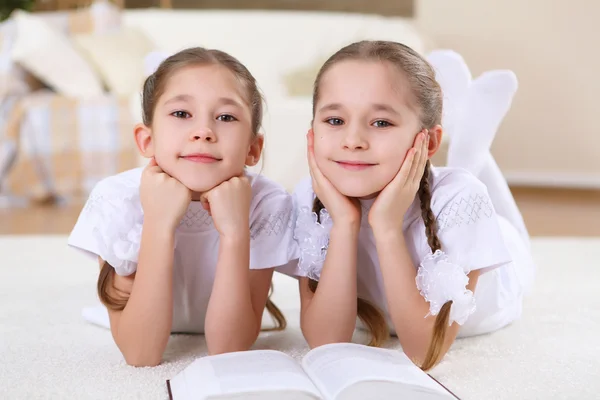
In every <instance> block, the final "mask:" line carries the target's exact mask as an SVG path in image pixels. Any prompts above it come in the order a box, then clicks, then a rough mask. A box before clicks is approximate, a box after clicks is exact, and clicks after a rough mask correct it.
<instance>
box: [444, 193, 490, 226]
mask: <svg viewBox="0 0 600 400" xmlns="http://www.w3.org/2000/svg"><path fill="white" fill-rule="evenodd" d="M493 215H494V209H493V207H492V201H491V200H490V198H489V197H488V196H485V195H481V194H472V195H469V196H466V197H461V198H460V199H455V200H454V201H453V202H452V203H449V204H447V205H446V206H445V207H444V208H443V209H442V211H441V212H440V213H439V215H438V217H437V223H438V230H439V231H440V232H442V231H445V230H448V229H452V228H458V227H460V226H462V225H471V224H474V223H476V222H477V221H479V220H480V219H483V218H491V217H492V216H493Z"/></svg>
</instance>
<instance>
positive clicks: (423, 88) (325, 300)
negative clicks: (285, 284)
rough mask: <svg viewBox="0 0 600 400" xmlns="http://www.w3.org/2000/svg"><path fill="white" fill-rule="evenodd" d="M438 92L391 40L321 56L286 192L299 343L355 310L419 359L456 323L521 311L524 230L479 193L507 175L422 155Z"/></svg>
mask: <svg viewBox="0 0 600 400" xmlns="http://www.w3.org/2000/svg"><path fill="white" fill-rule="evenodd" d="M442 99H443V96H442V91H441V89H440V86H439V84H438V82H437V81H436V78H435V73H434V70H433V68H432V67H431V65H430V64H429V63H428V62H427V61H426V60H425V59H423V58H422V57H421V56H420V55H418V54H417V53H416V52H415V51H413V50H412V49H410V48H408V47H406V46H404V45H401V44H399V43H394V42H383V41H363V42H358V43H354V44H351V45H349V46H347V47H345V48H342V49H341V50H339V51H338V52H337V53H335V54H334V55H333V56H331V57H330V58H329V60H328V61H327V62H326V63H325V64H324V65H323V67H322V68H321V70H320V72H319V74H318V76H317V79H316V82H315V86H314V95H313V121H312V125H311V129H310V130H309V132H308V135H307V141H308V149H307V150H308V161H309V166H310V172H311V176H310V178H307V179H306V180H305V181H303V182H301V183H300V184H299V185H298V186H297V187H296V189H295V193H294V196H295V201H296V206H297V210H298V216H297V222H296V228H295V238H296V240H297V241H298V243H299V247H300V252H301V256H300V260H299V263H298V264H297V265H296V266H294V267H293V269H290V268H289V267H286V268H284V269H282V270H281V271H282V272H284V273H288V274H290V275H294V276H297V277H299V282H300V295H301V328H302V332H303V334H304V337H305V338H306V340H307V342H308V344H309V346H310V347H313V348H314V347H317V346H320V345H324V344H327V343H333V342H349V341H351V340H352V336H353V333H354V330H355V327H356V324H357V317H358V319H359V323H360V325H362V326H363V327H364V328H366V329H367V330H368V331H370V334H371V341H370V345H372V346H380V345H383V344H384V341H386V339H388V337H389V333H390V332H391V333H392V334H394V335H395V336H397V338H398V340H399V341H400V344H401V346H402V348H403V351H404V352H405V353H406V354H407V355H408V356H409V357H410V358H411V359H413V361H414V362H415V363H416V364H417V365H419V366H420V367H421V368H422V369H424V370H428V369H430V368H432V367H433V366H435V365H436V364H437V363H438V362H439V361H440V360H441V359H442V358H443V356H444V354H445V353H446V352H447V351H448V349H449V348H450V346H451V344H452V343H453V341H454V340H455V338H456V337H457V336H472V335H478V334H483V333H488V332H492V331H494V330H497V329H500V328H502V327H504V326H506V325H508V324H510V323H511V322H512V321H514V320H515V319H517V318H518V317H519V316H520V314H521V301H522V294H523V291H524V285H523V284H521V283H520V282H519V278H518V277H519V276H521V275H523V274H519V269H522V270H530V269H531V268H532V266H533V263H532V262H531V259H530V253H529V250H528V247H527V246H528V244H527V240H526V238H524V237H523V236H521V235H520V233H519V232H520V231H519V227H518V226H517V227H516V226H515V224H513V221H510V220H509V219H507V218H504V217H503V216H500V215H498V214H497V213H496V211H495V210H496V206H497V205H496V204H495V199H494V200H493V199H491V198H490V196H489V195H488V188H489V185H500V186H502V185H504V186H506V182H505V181H504V180H503V178H502V181H496V182H485V184H484V182H482V181H481V180H480V179H478V177H477V176H476V175H475V174H473V173H471V172H469V171H468V170H466V169H462V168H453V167H433V166H431V164H430V161H429V158H430V157H432V156H433V155H434V153H436V151H437V150H438V149H439V147H440V143H441V139H442V133H443V129H442V126H441V119H442ZM509 200H510V201H508V203H509V206H510V204H512V206H514V201H512V197H511V199H509ZM511 201H512V203H511ZM502 206H503V207H506V204H502ZM515 207H516V206H515ZM512 211H514V210H512ZM517 211H518V210H517ZM517 214H518V212H517ZM518 215H519V216H520V214H518ZM521 222H522V221H521Z"/></svg>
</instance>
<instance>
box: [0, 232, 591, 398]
mask: <svg viewBox="0 0 600 400" xmlns="http://www.w3.org/2000/svg"><path fill="white" fill-rule="evenodd" d="M533 248H534V254H535V258H536V261H537V263H538V266H539V270H538V276H537V283H536V288H535V291H534V293H533V294H532V296H531V297H530V298H529V299H527V301H526V304H525V311H524V316H523V319H522V320H521V321H519V322H518V323H515V324H513V325H512V326H510V327H508V328H506V329H503V330H501V331H499V332H495V333H493V334H490V335H486V336H481V337H477V338H469V339H462V340H458V341H457V342H456V343H455V344H454V346H453V348H452V349H451V351H450V352H449V353H448V355H447V356H446V358H445V360H444V361H443V362H442V363H441V364H440V365H439V366H438V367H436V368H435V369H434V370H433V371H432V375H433V376H434V377H436V378H437V379H438V380H440V382H442V383H443V384H445V385H446V386H447V387H448V388H449V389H450V390H452V391H454V392H455V393H456V394H457V395H458V396H459V397H461V398H462V399H486V400H487V399H489V400H492V399H544V400H548V399H597V398H600V296H599V295H598V289H599V288H600V264H599V262H598V258H599V257H598V255H597V253H598V251H599V250H600V238H598V239H577V238H570V239H567V238H564V239H560V238H559V239H535V240H534V241H533ZM96 273H97V266H96V265H95V264H94V263H93V262H90V261H89V260H87V259H85V258H82V256H80V255H78V254H76V253H75V252H74V251H72V250H70V249H68V248H67V247H66V237H64V236H29V237H27V236H21V237H18V236H14V237H11V236H4V237H2V236H0V276H1V278H0V398H2V399H27V400H29V399H166V398H167V394H166V388H165V380H166V379H168V378H170V377H172V376H173V375H174V374H176V373H177V372H178V371H180V370H181V369H182V368H183V367H185V366H186V365H187V364H188V363H189V362H191V361H192V360H193V358H194V357H198V356H202V355H204V354H205V344H204V340H203V338H202V337H201V336H183V335H178V336H173V337H172V339H171V341H170V343H169V346H168V349H167V354H166V356H165V361H164V363H163V364H162V365H160V366H159V367H156V368H133V367H129V366H127V365H126V364H125V363H124V361H123V360H122V357H121V355H120V353H119V351H118V350H117V348H116V346H115V345H114V344H113V341H112V338H111V335H110V332H109V331H108V330H105V329H102V328H99V327H97V326H94V325H91V324H88V323H86V322H84V321H83V320H82V318H81V310H82V308H83V307H85V306H89V305H94V304H96V303H97V300H96V297H95V292H94V290H95V279H96ZM274 299H275V301H276V303H277V304H278V305H279V306H280V307H281V308H282V309H283V310H284V312H286V314H287V316H288V320H289V328H288V329H287V330H286V331H285V332H279V333H272V334H264V335H263V336H261V337H260V338H259V340H258V342H257V344H256V346H255V347H256V348H274V349H280V350H284V351H286V352H288V353H290V354H292V355H294V356H295V357H298V358H300V357H301V356H302V355H303V354H304V353H305V352H306V351H307V347H306V345H305V343H304V341H303V339H302V335H301V333H300V331H299V329H298V311H297V310H298V304H299V302H298V299H297V289H296V285H295V282H294V281H292V280H291V279H289V278H286V277H282V276H278V277H277V281H276V283H275V297H274ZM393 345H394V344H391V346H393Z"/></svg>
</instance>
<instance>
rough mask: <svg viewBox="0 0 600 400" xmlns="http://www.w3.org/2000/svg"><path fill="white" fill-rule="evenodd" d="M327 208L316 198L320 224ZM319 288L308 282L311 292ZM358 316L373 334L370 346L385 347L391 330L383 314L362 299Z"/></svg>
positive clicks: (359, 302)
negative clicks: (323, 212)
mask: <svg viewBox="0 0 600 400" xmlns="http://www.w3.org/2000/svg"><path fill="white" fill-rule="evenodd" d="M324 208H325V206H324V205H323V203H322V202H321V200H319V198H318V197H315V200H314V202H313V212H314V213H316V214H317V221H319V222H320V218H321V216H320V214H321V210H322V209H324ZM317 286H319V282H318V281H316V280H314V279H309V280H308V288H309V289H310V291H311V292H313V293H315V292H316V291H317ZM356 314H357V316H358V318H360V320H361V321H362V322H363V323H364V324H365V326H366V327H367V329H368V331H369V333H370V334H371V340H370V341H369V346H374V347H380V346H381V345H383V342H384V341H385V340H386V339H387V338H388V337H389V334H390V333H389V330H388V325H387V321H386V320H385V317H384V316H383V313H382V312H381V311H380V310H379V308H377V307H376V306H375V305H374V304H372V303H371V302H369V301H367V300H365V299H361V298H360V297H359V298H357V299H356Z"/></svg>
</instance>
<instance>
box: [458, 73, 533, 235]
mask: <svg viewBox="0 0 600 400" xmlns="http://www.w3.org/2000/svg"><path fill="white" fill-rule="evenodd" d="M517 87H518V83H517V78H516V76H515V74H514V73H513V72H511V71H504V70H497V71H489V72H485V73H483V74H482V75H481V76H479V77H478V78H477V79H475V80H474V81H473V82H472V83H471V85H470V86H469V88H468V92H467V94H466V96H465V97H464V102H463V106H462V112H461V118H460V121H458V124H457V126H456V130H455V132H453V135H452V137H451V139H450V146H449V148H448V166H451V167H459V168H464V169H466V170H467V171H469V172H471V173H472V174H473V175H475V176H476V177H477V178H479V180H481V181H482V182H483V183H484V184H485V185H486V186H487V188H488V192H489V195H490V198H491V200H492V204H493V205H494V208H495V209H496V212H497V213H498V215H500V216H502V217H504V218H506V219H507V220H508V221H509V222H510V223H511V224H512V225H513V226H514V227H515V228H516V229H517V230H518V231H519V233H520V234H521V236H522V237H523V239H524V240H525V243H529V233H528V232H527V228H526V226H525V223H524V221H523V217H522V215H521V213H520V211H519V208H518V207H517V204H516V202H515V200H514V198H513V196H512V193H511V191H510V189H509V187H508V183H507V182H506V179H505V178H504V176H503V175H502V172H501V171H500V168H499V167H498V165H497V164H496V161H495V160H494V158H493V157H492V154H491V153H490V147H491V145H492V142H493V141H494V137H495V136H496V132H497V131H498V127H499V126H500V123H501V122H502V119H503V118H504V116H505V115H506V113H508V110H509V109H510V106H511V103H512V98H513V96H514V94H515V92H516V90H517Z"/></svg>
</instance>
